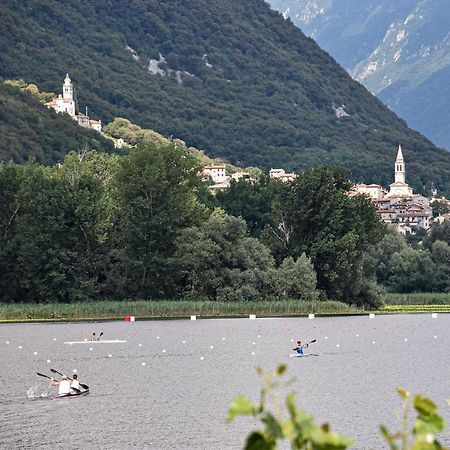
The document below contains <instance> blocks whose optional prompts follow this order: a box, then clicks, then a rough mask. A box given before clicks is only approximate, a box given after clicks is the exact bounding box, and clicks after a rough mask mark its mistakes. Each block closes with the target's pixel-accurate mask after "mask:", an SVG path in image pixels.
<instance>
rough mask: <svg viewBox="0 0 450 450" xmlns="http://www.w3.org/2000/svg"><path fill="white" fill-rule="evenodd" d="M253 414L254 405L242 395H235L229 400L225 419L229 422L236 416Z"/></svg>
mask: <svg viewBox="0 0 450 450" xmlns="http://www.w3.org/2000/svg"><path fill="white" fill-rule="evenodd" d="M249 414H251V415H254V414H255V405H254V404H253V403H252V402H251V401H250V400H249V399H248V398H247V397H245V396H244V395H237V396H236V397H234V399H233V401H232V402H231V406H230V409H229V411H228V416H227V421H228V422H231V421H232V420H234V418H235V417H236V416H245V415H249Z"/></svg>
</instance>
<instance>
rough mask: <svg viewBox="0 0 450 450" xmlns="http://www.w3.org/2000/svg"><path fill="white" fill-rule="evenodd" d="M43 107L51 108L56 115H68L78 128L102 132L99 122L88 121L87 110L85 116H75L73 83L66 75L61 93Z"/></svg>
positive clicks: (79, 114)
mask: <svg viewBox="0 0 450 450" xmlns="http://www.w3.org/2000/svg"><path fill="white" fill-rule="evenodd" d="M45 106H47V108H53V109H54V110H55V111H56V112H57V113H66V114H69V116H70V117H72V119H73V120H76V121H77V122H78V125H80V127H84V128H92V129H93V130H95V131H99V132H100V131H102V122H101V120H93V119H90V118H89V116H88V114H87V108H86V114H81V113H78V114H77V107H76V101H75V95H74V88H73V83H72V80H71V79H70V77H69V74H68V73H67V74H66V78H65V79H64V84H63V93H62V94H59V95H58V97H54V98H53V99H52V100H50V101H49V102H47V103H46V104H45Z"/></svg>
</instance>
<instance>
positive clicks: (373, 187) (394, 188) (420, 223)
mask: <svg viewBox="0 0 450 450" xmlns="http://www.w3.org/2000/svg"><path fill="white" fill-rule="evenodd" d="M394 173H395V181H394V182H393V183H391V184H390V185H389V190H388V191H387V190H385V189H383V187H382V186H380V185H378V184H363V183H359V184H356V185H355V186H354V188H353V191H352V192H351V194H350V195H356V194H365V195H368V196H369V197H370V198H371V199H372V201H373V203H374V204H375V206H376V208H377V211H378V214H379V215H380V217H381V219H382V220H383V222H385V223H391V224H396V225H397V228H398V230H399V231H400V232H401V233H403V234H406V233H414V232H415V229H416V228H425V229H428V228H429V227H430V225H431V222H432V220H433V209H432V207H431V206H430V200H429V199H428V198H427V197H424V196H423V195H420V194H414V192H413V189H412V188H411V186H409V184H408V183H406V166H405V160H404V158H403V152H402V147H401V146H400V145H399V146H398V151H397V158H396V160H395V165H394Z"/></svg>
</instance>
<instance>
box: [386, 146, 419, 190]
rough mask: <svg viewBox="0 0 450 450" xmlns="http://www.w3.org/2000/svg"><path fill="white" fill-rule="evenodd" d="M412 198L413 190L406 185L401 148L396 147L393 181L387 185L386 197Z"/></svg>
mask: <svg viewBox="0 0 450 450" xmlns="http://www.w3.org/2000/svg"><path fill="white" fill-rule="evenodd" d="M412 196H413V190H412V188H411V187H410V186H409V184H408V183H406V168H405V161H404V159H403V152H402V146H401V145H399V146H398V152H397V159H396V160H395V181H394V182H393V183H391V184H390V185H389V192H388V193H387V194H386V197H389V198H391V197H402V198H409V197H412Z"/></svg>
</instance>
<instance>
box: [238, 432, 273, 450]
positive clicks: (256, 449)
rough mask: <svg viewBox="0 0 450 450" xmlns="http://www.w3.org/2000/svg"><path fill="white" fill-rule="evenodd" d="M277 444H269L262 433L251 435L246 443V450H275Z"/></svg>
mask: <svg viewBox="0 0 450 450" xmlns="http://www.w3.org/2000/svg"><path fill="white" fill-rule="evenodd" d="M275 448H276V446H275V442H269V441H267V440H266V438H265V437H264V435H263V434H262V433H261V432H260V431H254V432H253V433H251V434H250V435H249V436H248V438H247V441H246V442H245V447H244V449H245V450H274V449H275Z"/></svg>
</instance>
